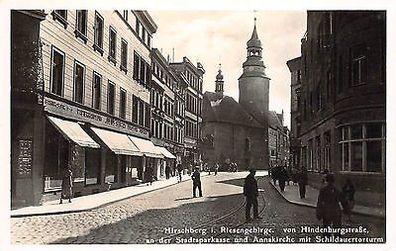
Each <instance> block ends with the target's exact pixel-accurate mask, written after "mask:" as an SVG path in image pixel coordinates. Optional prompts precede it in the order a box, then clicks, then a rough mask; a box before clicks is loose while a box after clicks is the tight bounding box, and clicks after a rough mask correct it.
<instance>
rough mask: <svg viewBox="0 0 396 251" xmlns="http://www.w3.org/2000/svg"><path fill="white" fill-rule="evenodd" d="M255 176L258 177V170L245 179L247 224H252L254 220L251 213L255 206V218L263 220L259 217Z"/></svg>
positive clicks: (252, 170)
mask: <svg viewBox="0 0 396 251" xmlns="http://www.w3.org/2000/svg"><path fill="white" fill-rule="evenodd" d="M254 175H256V170H254V169H251V170H250V173H249V175H248V176H247V177H246V178H245V184H244V185H243V195H244V196H245V197H246V211H245V219H246V222H251V221H252V218H251V217H250V216H251V215H250V211H251V208H252V206H253V218H254V219H261V217H260V216H259V215H258V202H257V196H258V187H257V180H256V179H255V177H254Z"/></svg>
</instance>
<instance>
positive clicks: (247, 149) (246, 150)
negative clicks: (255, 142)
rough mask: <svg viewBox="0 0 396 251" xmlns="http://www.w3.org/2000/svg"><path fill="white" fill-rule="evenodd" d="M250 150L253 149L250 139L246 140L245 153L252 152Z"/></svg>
mask: <svg viewBox="0 0 396 251" xmlns="http://www.w3.org/2000/svg"><path fill="white" fill-rule="evenodd" d="M250 148H251V145H250V139H249V138H246V139H245V152H250Z"/></svg>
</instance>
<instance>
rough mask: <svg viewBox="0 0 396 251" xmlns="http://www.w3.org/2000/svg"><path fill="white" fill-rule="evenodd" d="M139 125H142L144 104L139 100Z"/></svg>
mask: <svg viewBox="0 0 396 251" xmlns="http://www.w3.org/2000/svg"><path fill="white" fill-rule="evenodd" d="M139 125H144V103H143V101H142V100H139Z"/></svg>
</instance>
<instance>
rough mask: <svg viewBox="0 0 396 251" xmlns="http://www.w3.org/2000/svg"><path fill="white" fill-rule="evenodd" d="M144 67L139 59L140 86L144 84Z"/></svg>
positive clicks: (143, 63)
mask: <svg viewBox="0 0 396 251" xmlns="http://www.w3.org/2000/svg"><path fill="white" fill-rule="evenodd" d="M145 78H146V65H145V62H144V61H143V60H142V59H140V74H139V82H140V83H141V84H145V83H146V80H145Z"/></svg>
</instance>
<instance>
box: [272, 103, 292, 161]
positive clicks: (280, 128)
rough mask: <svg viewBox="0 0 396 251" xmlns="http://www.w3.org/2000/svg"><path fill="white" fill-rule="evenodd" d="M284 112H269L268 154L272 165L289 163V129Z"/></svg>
mask: <svg viewBox="0 0 396 251" xmlns="http://www.w3.org/2000/svg"><path fill="white" fill-rule="evenodd" d="M283 121H284V120H283V110H282V113H281V114H279V113H276V112H275V111H269V112H268V154H269V157H268V158H269V164H270V166H276V165H282V166H287V165H288V164H289V130H288V128H287V127H286V126H284V125H283Z"/></svg>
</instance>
